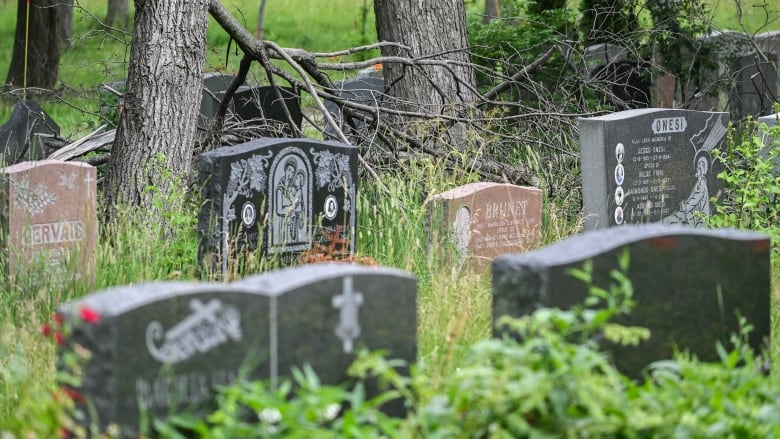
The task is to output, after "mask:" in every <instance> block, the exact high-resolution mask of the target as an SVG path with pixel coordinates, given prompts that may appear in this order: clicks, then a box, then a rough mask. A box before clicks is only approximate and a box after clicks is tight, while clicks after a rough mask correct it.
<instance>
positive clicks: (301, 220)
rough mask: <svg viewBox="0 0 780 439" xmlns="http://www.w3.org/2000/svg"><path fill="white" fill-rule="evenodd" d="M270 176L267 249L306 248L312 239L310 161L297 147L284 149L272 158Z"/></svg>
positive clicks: (278, 251)
mask: <svg viewBox="0 0 780 439" xmlns="http://www.w3.org/2000/svg"><path fill="white" fill-rule="evenodd" d="M271 175H272V179H271V180H270V181H269V185H270V187H269V191H268V192H269V194H270V195H271V197H270V199H269V211H270V213H271V227H270V228H269V231H268V233H269V240H268V242H269V245H268V252H269V253H271V254H273V253H282V252H292V251H302V250H306V249H308V248H310V247H311V241H312V236H311V235H312V221H313V218H312V217H313V215H312V186H313V185H312V171H311V164H310V162H309V160H308V158H307V157H306V155H305V153H304V152H303V151H301V150H300V149H299V148H296V147H289V148H285V149H284V150H282V151H281V152H280V153H279V154H278V155H277V156H276V158H275V159H274V163H273V165H272V166H271Z"/></svg>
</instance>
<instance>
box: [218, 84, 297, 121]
mask: <svg viewBox="0 0 780 439" xmlns="http://www.w3.org/2000/svg"><path fill="white" fill-rule="evenodd" d="M275 89H276V90H275ZM277 91H278V92H279V94H280V95H281V99H279V96H277V94H276V92H277ZM223 96H224V93H220V94H219V97H220V99H221V98H222V97H223ZM285 107H286V108H287V111H289V113H290V117H291V118H292V121H293V123H294V124H295V126H296V127H298V128H300V127H301V123H302V122H303V113H302V112H301V96H300V92H299V91H298V90H297V89H293V88H291V87H272V86H263V87H249V86H241V87H239V89H238V90H236V93H235V94H234V95H233V111H234V112H235V114H236V115H237V116H238V117H239V118H240V119H242V120H245V121H253V120H254V121H258V120H262V121H265V122H268V121H272V122H277V123H279V124H282V125H287V126H288V127H287V128H286V129H287V131H290V129H289V125H290V121H289V120H288V118H287V115H286V114H285V111H284V110H285Z"/></svg>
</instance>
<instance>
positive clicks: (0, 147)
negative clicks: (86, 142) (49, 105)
mask: <svg viewBox="0 0 780 439" xmlns="http://www.w3.org/2000/svg"><path fill="white" fill-rule="evenodd" d="M38 135H51V136H59V135H60V127H59V126H58V125H57V124H56V123H55V122H54V121H53V120H52V119H51V117H49V115H48V114H46V112H45V111H43V109H42V108H41V107H40V106H39V105H38V104H37V103H36V102H35V101H32V100H30V99H27V100H24V101H21V100H20V101H17V102H16V104H14V109H13V111H12V112H11V118H10V119H9V120H8V122H6V123H5V125H3V126H0V166H8V165H13V164H16V163H21V162H24V161H30V160H43V159H45V158H46V149H45V148H44V144H43V142H42V141H41V140H40V139H39V138H38Z"/></svg>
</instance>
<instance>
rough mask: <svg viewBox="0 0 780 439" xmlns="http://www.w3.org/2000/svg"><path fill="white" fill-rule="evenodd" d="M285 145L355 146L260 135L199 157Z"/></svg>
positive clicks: (219, 155) (227, 155)
mask: <svg viewBox="0 0 780 439" xmlns="http://www.w3.org/2000/svg"><path fill="white" fill-rule="evenodd" d="M273 146H278V147H286V146H297V147H299V148H306V147H319V148H321V147H323V146H327V147H336V148H345V149H347V148H355V146H352V145H348V144H346V143H341V142H336V141H332V140H314V139H280V138H271V137H262V138H259V139H254V140H250V141H249V142H246V143H241V144H238V145H232V146H223V147H221V148H217V149H214V150H211V151H208V152H204V153H203V154H201V157H204V158H207V157H231V156H234V155H241V154H245V153H247V152H251V151H254V150H256V149H258V148H261V147H273Z"/></svg>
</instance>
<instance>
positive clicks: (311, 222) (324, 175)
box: [198, 138, 357, 276]
mask: <svg viewBox="0 0 780 439" xmlns="http://www.w3.org/2000/svg"><path fill="white" fill-rule="evenodd" d="M198 169H199V176H200V177H199V178H200V182H201V186H202V187H203V194H204V200H206V202H205V203H204V204H203V207H202V208H201V212H200V226H199V229H200V233H201V250H200V259H201V263H202V264H203V263H205V264H206V265H207V266H208V267H210V270H211V271H212V272H215V273H216V272H219V273H221V274H222V275H223V276H224V275H226V273H227V272H228V260H229V258H230V257H231V256H232V255H234V254H235V253H236V251H239V252H242V251H252V250H255V249H260V250H261V252H262V253H263V254H264V255H266V256H267V257H274V258H277V259H278V261H277V262H279V263H281V264H283V265H289V264H291V263H292V262H294V260H295V258H296V257H297V256H298V255H299V254H301V253H302V252H304V251H306V250H309V249H311V248H312V246H313V245H314V244H315V243H318V244H322V245H325V246H328V245H330V244H334V245H335V249H334V250H335V251H336V252H337V253H342V254H345V255H346V254H351V253H353V251H354V245H355V239H354V235H355V219H356V218H355V200H356V196H357V149H356V148H355V147H352V146H349V145H345V144H342V143H337V142H323V141H315V140H309V139H270V138H264V139H257V140H253V141H251V142H247V143H243V144H240V145H235V146H229V147H224V148H219V149H216V150H213V151H210V152H208V153H205V154H202V155H201V156H200V159H199V165H198Z"/></svg>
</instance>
